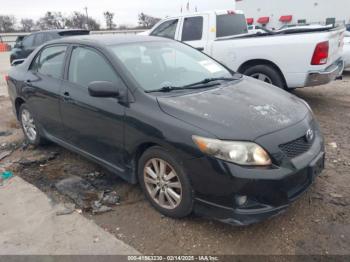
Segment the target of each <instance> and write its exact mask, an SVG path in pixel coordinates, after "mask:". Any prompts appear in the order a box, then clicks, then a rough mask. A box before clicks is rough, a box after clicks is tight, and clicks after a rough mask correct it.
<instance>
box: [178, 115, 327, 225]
mask: <svg viewBox="0 0 350 262" xmlns="http://www.w3.org/2000/svg"><path fill="white" fill-rule="evenodd" d="M310 127H313V128H314V131H315V138H314V140H313V141H312V144H311V145H310V147H309V149H308V150H307V151H305V152H304V153H302V154H301V155H298V156H296V157H293V158H290V157H288V156H287V155H286V154H285V153H284V152H283V151H281V149H280V148H279V145H281V144H283V143H285V142H288V141H293V140H294V139H297V138H299V137H302V136H303V135H305V132H306V130H308V129H309V128H310ZM255 142H256V143H258V144H260V145H262V146H263V147H264V148H265V149H267V151H268V152H270V155H271V158H272V160H273V162H274V165H273V166H272V167H266V168H263V167H243V166H238V165H235V164H233V163H228V162H225V161H222V160H218V159H214V158H211V157H208V156H205V157H202V158H200V159H192V160H188V161H186V162H184V168H185V172H186V173H187V174H189V176H190V179H191V182H192V185H193V188H194V191H195V204H194V212H195V213H196V214H198V215H201V216H204V217H207V218H211V219H215V220H220V221H222V222H225V223H230V224H234V225H249V224H254V223H257V222H260V221H263V220H265V219H267V218H270V217H273V216H276V215H278V214H280V213H282V212H283V211H285V210H286V209H287V208H288V206H289V205H290V204H291V203H292V202H293V201H295V200H296V199H298V198H299V197H300V196H301V195H302V194H303V193H304V192H305V191H307V189H308V188H309V187H310V186H311V185H312V183H313V182H314V179H315V177H316V176H317V175H318V174H320V173H321V171H322V170H323V168H324V159H325V153H324V140H323V137H322V134H321V133H320V131H319V127H318V124H317V123H316V122H315V121H313V120H312V119H310V118H305V119H304V120H303V121H301V122H299V123H298V124H296V125H295V126H293V127H290V128H287V129H283V130H280V131H278V132H276V133H273V134H268V135H266V136H262V137H260V138H258V139H257V140H256V141H255ZM241 197H243V198H246V199H247V201H245V202H244V203H243V204H242V203H241V202H240V201H237V200H238V199H240V198H241Z"/></svg>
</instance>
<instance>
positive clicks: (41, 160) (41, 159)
mask: <svg viewBox="0 0 350 262" xmlns="http://www.w3.org/2000/svg"><path fill="white" fill-rule="evenodd" d="M57 156H58V153H57V152H50V153H48V154H43V155H41V156H32V157H28V158H22V159H20V160H19V161H17V162H16V163H17V164H20V165H21V166H23V167H28V166H32V165H43V164H46V163H47V162H49V161H52V160H54V159H55V158H56V157H57Z"/></svg>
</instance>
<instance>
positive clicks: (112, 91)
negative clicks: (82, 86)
mask: <svg viewBox="0 0 350 262" xmlns="http://www.w3.org/2000/svg"><path fill="white" fill-rule="evenodd" d="M88 90H89V94H90V96H93V97H115V98H118V97H120V95H121V92H120V88H118V87H117V86H116V85H115V84H113V83H111V82H108V81H94V82H91V83H90V84H89V85H88Z"/></svg>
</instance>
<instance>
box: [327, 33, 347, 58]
mask: <svg viewBox="0 0 350 262" xmlns="http://www.w3.org/2000/svg"><path fill="white" fill-rule="evenodd" d="M327 34H328V41H329V57H328V61H327V65H331V64H333V63H334V62H335V61H336V60H338V59H339V58H340V57H341V56H342V53H343V47H344V35H345V28H341V29H338V30H335V31H330V32H328V33H327Z"/></svg>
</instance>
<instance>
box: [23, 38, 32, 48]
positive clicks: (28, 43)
mask: <svg viewBox="0 0 350 262" xmlns="http://www.w3.org/2000/svg"><path fill="white" fill-rule="evenodd" d="M22 44H23V46H24V47H32V46H33V44H34V35H29V36H26V37H25V38H24V39H23V42H22Z"/></svg>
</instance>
